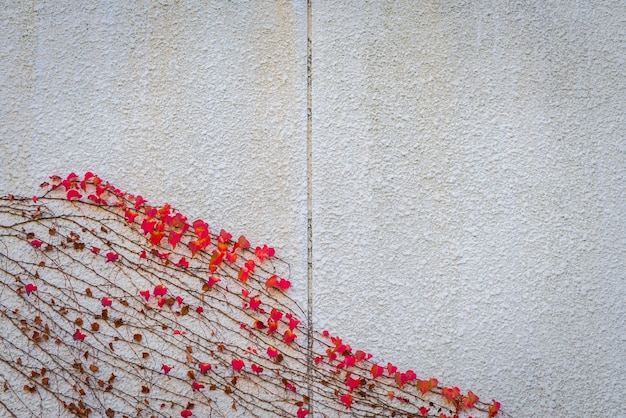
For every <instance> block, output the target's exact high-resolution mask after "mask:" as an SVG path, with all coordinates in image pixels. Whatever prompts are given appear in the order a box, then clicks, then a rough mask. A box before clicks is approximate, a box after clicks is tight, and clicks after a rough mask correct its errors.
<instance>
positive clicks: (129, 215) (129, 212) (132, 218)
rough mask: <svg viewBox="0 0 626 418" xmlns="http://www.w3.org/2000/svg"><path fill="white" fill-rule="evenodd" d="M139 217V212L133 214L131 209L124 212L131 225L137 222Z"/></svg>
mask: <svg viewBox="0 0 626 418" xmlns="http://www.w3.org/2000/svg"><path fill="white" fill-rule="evenodd" d="M137 215H139V214H138V213H137V212H133V211H132V210H130V209H126V211H125V212H124V216H125V217H126V219H127V220H128V223H129V224H132V223H133V222H135V218H136V217H137Z"/></svg>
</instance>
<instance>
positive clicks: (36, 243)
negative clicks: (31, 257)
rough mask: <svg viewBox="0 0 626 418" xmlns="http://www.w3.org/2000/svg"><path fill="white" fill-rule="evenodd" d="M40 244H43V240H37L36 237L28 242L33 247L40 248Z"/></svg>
mask: <svg viewBox="0 0 626 418" xmlns="http://www.w3.org/2000/svg"><path fill="white" fill-rule="evenodd" d="M41 244H43V242H42V241H39V240H38V239H34V240H32V241H31V242H30V245H32V246H33V247H35V248H41Z"/></svg>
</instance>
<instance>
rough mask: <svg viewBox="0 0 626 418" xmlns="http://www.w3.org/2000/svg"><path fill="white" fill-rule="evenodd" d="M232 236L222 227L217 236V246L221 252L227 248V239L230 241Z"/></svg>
mask: <svg viewBox="0 0 626 418" xmlns="http://www.w3.org/2000/svg"><path fill="white" fill-rule="evenodd" d="M232 237H233V236H232V235H231V234H229V233H228V232H226V231H224V230H223V229H222V230H221V231H220V234H219V235H218V237H217V248H218V249H219V250H220V251H222V252H224V251H226V250H227V249H228V241H230V239H231V238H232Z"/></svg>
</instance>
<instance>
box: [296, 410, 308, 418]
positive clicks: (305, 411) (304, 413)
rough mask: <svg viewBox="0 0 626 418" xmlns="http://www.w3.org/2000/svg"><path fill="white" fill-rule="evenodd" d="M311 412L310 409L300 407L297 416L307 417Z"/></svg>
mask: <svg viewBox="0 0 626 418" xmlns="http://www.w3.org/2000/svg"><path fill="white" fill-rule="evenodd" d="M309 413H310V411H309V410H308V409H303V408H300V409H298V412H297V416H298V418H305V417H306V416H307V415H309Z"/></svg>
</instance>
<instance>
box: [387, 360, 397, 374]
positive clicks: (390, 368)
mask: <svg viewBox="0 0 626 418" xmlns="http://www.w3.org/2000/svg"><path fill="white" fill-rule="evenodd" d="M397 370H398V368H397V367H396V366H394V365H393V364H391V363H387V373H389V376H393V375H394V374H395V373H396V371H397Z"/></svg>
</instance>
